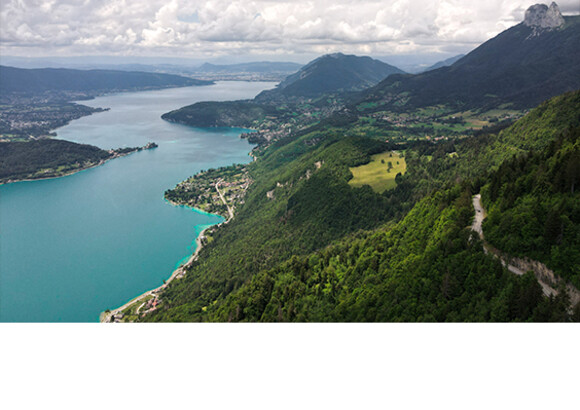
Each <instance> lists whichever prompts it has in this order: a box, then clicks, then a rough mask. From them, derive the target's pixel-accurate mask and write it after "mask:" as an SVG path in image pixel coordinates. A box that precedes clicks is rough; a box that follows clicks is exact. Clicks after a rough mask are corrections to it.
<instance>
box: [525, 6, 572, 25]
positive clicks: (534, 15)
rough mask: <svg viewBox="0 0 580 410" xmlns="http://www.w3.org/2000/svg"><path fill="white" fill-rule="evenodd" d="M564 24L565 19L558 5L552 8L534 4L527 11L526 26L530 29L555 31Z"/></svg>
mask: <svg viewBox="0 0 580 410" xmlns="http://www.w3.org/2000/svg"><path fill="white" fill-rule="evenodd" d="M563 24H564V17H562V13H560V9H559V7H558V5H557V4H556V3H552V4H551V5H550V7H548V6H546V5H545V4H534V5H533V6H531V7H530V8H529V9H527V10H526V16H525V19H524V25H526V26H528V27H534V28H541V29H553V28H556V27H560V26H561V25H563Z"/></svg>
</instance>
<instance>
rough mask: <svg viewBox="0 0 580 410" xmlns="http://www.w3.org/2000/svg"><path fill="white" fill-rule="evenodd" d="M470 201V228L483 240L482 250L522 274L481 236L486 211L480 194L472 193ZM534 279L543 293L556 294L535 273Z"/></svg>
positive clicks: (521, 272) (513, 271)
mask: <svg viewBox="0 0 580 410" xmlns="http://www.w3.org/2000/svg"><path fill="white" fill-rule="evenodd" d="M472 202H473V209H475V218H474V219H473V224H472V225H471V230H472V231H475V232H477V233H478V235H479V238H480V239H481V240H482V241H483V251H484V252H485V253H490V250H493V251H492V252H491V254H492V255H494V256H495V257H496V258H499V259H500V260H501V263H502V265H503V266H505V267H506V268H507V269H508V270H509V271H510V272H511V273H515V274H516V275H520V276H521V275H523V274H524V273H526V272H524V271H523V270H521V269H519V268H517V267H516V266H513V265H511V264H510V263H509V262H507V261H506V260H505V258H502V257H501V256H499V252H498V251H497V250H495V249H494V248H492V246H491V245H489V244H488V243H487V242H486V241H485V239H484V237H483V229H482V226H481V225H482V223H483V220H484V219H485V216H486V213H485V209H483V205H481V195H480V194H477V195H474V196H473V198H472ZM534 273H535V272H534ZM536 279H537V280H538V283H539V284H540V286H542V291H543V292H544V295H546V296H550V295H553V296H555V295H557V294H558V292H557V291H556V290H555V289H554V288H552V287H551V286H550V285H548V284H547V283H545V282H543V281H542V280H541V279H540V278H538V277H537V275H536Z"/></svg>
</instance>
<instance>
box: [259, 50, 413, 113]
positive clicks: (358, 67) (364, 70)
mask: <svg viewBox="0 0 580 410" xmlns="http://www.w3.org/2000/svg"><path fill="white" fill-rule="evenodd" d="M402 73H403V71H402V70H400V69H398V68H397V67H394V66H391V65H389V64H387V63H384V62H382V61H379V60H375V59H372V58H370V57H358V56H354V55H345V54H342V53H335V54H327V55H324V56H322V57H319V58H317V59H315V60H313V61H311V62H310V63H308V64H306V65H305V66H304V67H302V68H301V69H300V71H298V72H297V73H295V74H292V75H290V76H288V77H286V79H285V80H284V81H282V82H281V83H280V84H279V85H278V86H277V87H276V88H275V89H274V90H270V91H264V92H262V93H260V94H259V95H258V96H257V97H256V101H260V102H261V101H269V100H276V99H280V98H291V97H316V96H320V95H322V94H328V93H337V92H349V91H361V90H364V89H366V88H369V87H372V86H373V85H375V84H377V83H379V82H380V81H381V80H383V79H385V78H386V77H388V76H389V75H391V74H402Z"/></svg>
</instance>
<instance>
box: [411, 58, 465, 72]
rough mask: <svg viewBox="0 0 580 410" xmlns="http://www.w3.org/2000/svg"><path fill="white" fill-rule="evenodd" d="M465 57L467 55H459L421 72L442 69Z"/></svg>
mask: <svg viewBox="0 0 580 410" xmlns="http://www.w3.org/2000/svg"><path fill="white" fill-rule="evenodd" d="M463 56H465V54H458V55H456V56H453V57H450V58H447V59H445V60H442V61H438V62H436V63H435V64H433V65H432V66H430V67H427V68H426V69H424V70H421V71H423V72H425V71H431V70H436V69H438V68H441V67H447V66H450V65H452V64H453V63H455V62H456V61H457V60H459V59H460V58H462V57H463Z"/></svg>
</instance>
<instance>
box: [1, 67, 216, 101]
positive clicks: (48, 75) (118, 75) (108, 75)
mask: <svg viewBox="0 0 580 410" xmlns="http://www.w3.org/2000/svg"><path fill="white" fill-rule="evenodd" d="M209 84H212V82H211V81H202V80H195V79H192V78H186V77H181V76H177V75H171V74H158V73H145V72H128V71H114V70H72V69H65V68H40V69H23V68H14V67H6V66H0V94H2V96H3V97H5V96H6V95H7V94H18V95H24V96H26V95H35V94H40V93H46V92H59V93H61V92H72V93H89V94H99V93H104V92H112V91H131V90H143V89H156V88H169V87H184V86H192V85H209Z"/></svg>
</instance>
